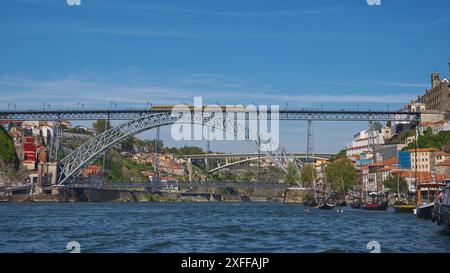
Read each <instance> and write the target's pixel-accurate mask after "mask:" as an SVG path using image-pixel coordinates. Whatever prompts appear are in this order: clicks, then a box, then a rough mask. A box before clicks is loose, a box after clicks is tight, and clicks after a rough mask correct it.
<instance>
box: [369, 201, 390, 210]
mask: <svg viewBox="0 0 450 273" xmlns="http://www.w3.org/2000/svg"><path fill="white" fill-rule="evenodd" d="M388 207H389V204H388V202H387V201H385V202H380V203H367V204H364V206H363V209H365V210H387V209H388Z"/></svg>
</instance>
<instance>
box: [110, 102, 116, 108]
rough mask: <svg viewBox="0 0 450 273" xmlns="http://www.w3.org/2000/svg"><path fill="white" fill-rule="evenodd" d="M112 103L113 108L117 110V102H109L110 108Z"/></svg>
mask: <svg viewBox="0 0 450 273" xmlns="http://www.w3.org/2000/svg"><path fill="white" fill-rule="evenodd" d="M113 105H114V110H117V103H114V102H111V109H112V108H113Z"/></svg>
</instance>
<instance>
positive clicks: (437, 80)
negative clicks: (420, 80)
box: [431, 71, 441, 88]
mask: <svg viewBox="0 0 450 273" xmlns="http://www.w3.org/2000/svg"><path fill="white" fill-rule="evenodd" d="M439 84H441V75H440V74H439V73H438V72H436V71H435V72H433V73H431V88H434V87H435V86H438V85H439Z"/></svg>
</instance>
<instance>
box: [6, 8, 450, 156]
mask: <svg viewBox="0 0 450 273" xmlns="http://www.w3.org/2000/svg"><path fill="white" fill-rule="evenodd" d="M444 10H447V11H448V10H450V1H448V0H416V1H412V0H381V5H379V6H370V5H368V4H367V1H366V0H339V1H336V0H335V1H331V0H328V1H324V0H308V1H300V0H295V1H287V0H286V1H275V0H274V1H262V0H246V1H230V0H228V1H212V0H204V1H156V0H155V1H145V0H134V1H133V0H130V1H119V0H81V5H79V6H70V5H68V4H67V2H66V0H1V1H0V109H7V108H8V107H12V106H11V105H10V106H8V105H9V104H10V103H14V104H15V105H16V107H17V109H42V108H43V103H46V105H47V107H50V108H51V109H59V108H65V109H67V108H72V109H74V108H76V107H77V105H78V107H81V104H83V105H84V107H85V108H86V109H94V108H110V107H112V104H111V103H114V104H117V107H118V108H144V107H145V106H146V104H147V102H149V103H153V104H176V103H180V102H186V103H192V102H193V98H194V96H202V97H203V101H204V102H205V103H221V104H247V103H255V104H278V105H280V107H282V108H284V107H288V108H291V109H294V108H323V109H343V108H346V109H384V110H388V109H389V110H394V109H399V108H402V106H403V105H404V104H405V103H408V102H409V101H410V100H412V99H414V98H416V97H417V95H418V94H421V93H423V92H424V90H425V89H426V88H429V86H430V73H431V72H432V71H434V70H436V71H438V72H440V73H441V74H442V76H446V75H448V73H449V68H448V62H449V61H450V35H449V34H450V15H449V13H448V12H443V11H444ZM48 104H50V106H48ZM280 128H281V131H280V133H281V135H280V139H281V142H282V144H283V146H285V147H286V148H288V149H289V150H291V151H295V152H298V151H303V150H304V149H305V146H306V145H305V140H306V123H305V122H291V121H289V122H282V123H281V125H280ZM366 128H367V124H366V123H362V122H359V123H358V122H347V123H344V122H316V123H315V124H314V142H315V150H316V151H317V152H336V151H338V150H339V149H341V148H343V147H344V146H345V145H346V144H347V143H348V142H350V141H351V139H352V136H353V134H354V133H356V132H357V131H359V130H363V129H366ZM169 130H170V128H164V129H163V130H162V134H161V135H162V138H163V139H164V140H165V142H166V143H167V144H169V145H171V146H180V145H199V146H205V145H206V144H205V143H204V142H190V143H186V142H175V141H174V140H172V139H171V137H170V133H169ZM140 137H143V138H153V137H154V132H152V131H149V132H145V133H143V134H141V135H140ZM211 148H212V149H213V150H219V151H232V152H236V151H244V150H245V151H251V150H252V148H251V147H249V146H246V145H245V144H242V143H236V142H217V143H212V144H211Z"/></svg>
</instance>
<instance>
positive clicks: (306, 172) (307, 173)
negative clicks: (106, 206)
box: [300, 164, 317, 186]
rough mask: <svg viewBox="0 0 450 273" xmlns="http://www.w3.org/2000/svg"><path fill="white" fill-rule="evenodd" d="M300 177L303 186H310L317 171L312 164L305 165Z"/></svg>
mask: <svg viewBox="0 0 450 273" xmlns="http://www.w3.org/2000/svg"><path fill="white" fill-rule="evenodd" d="M300 175H301V178H302V182H303V183H304V185H305V186H312V185H313V181H314V179H315V178H316V177H317V171H316V168H315V167H314V165H313V164H305V165H304V166H303V168H302V171H301V172H300Z"/></svg>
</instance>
